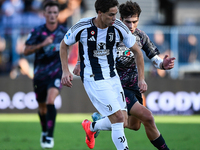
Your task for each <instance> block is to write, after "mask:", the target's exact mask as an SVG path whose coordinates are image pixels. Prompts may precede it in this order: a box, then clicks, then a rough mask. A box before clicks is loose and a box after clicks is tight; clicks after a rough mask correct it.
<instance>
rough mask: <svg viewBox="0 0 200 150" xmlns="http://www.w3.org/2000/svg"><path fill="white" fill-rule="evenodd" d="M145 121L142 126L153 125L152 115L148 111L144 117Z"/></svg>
mask: <svg viewBox="0 0 200 150" xmlns="http://www.w3.org/2000/svg"><path fill="white" fill-rule="evenodd" d="M145 116H146V117H145V121H144V124H150V125H152V124H154V117H153V114H152V113H151V112H150V111H149V112H148V113H147V114H146V115H145Z"/></svg>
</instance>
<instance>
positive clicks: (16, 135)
mask: <svg viewBox="0 0 200 150" xmlns="http://www.w3.org/2000/svg"><path fill="white" fill-rule="evenodd" d="M90 115H91V114H59V113H58V115H57V123H56V127H55V132H54V141H55V146H54V148H53V149H52V150H89V148H88V147H87V145H86V144H85V132H84V130H83V129H82V126H81V122H82V121H83V120H84V119H86V118H87V119H89V120H91V116H90ZM155 122H156V125H157V127H158V129H159V131H160V132H161V134H162V135H163V137H164V138H165V141H166V143H167V145H168V146H169V148H170V150H199V149H200V142H199V139H200V116H198V115H196V116H155ZM40 133H41V127H40V124H39V118H38V116H37V114H0V150H42V148H41V147H40V143H39V139H40ZM125 134H126V137H127V140H128V144H129V148H130V150H156V148H154V147H153V146H152V145H151V143H150V142H149V140H148V139H147V137H146V134H145V130H144V127H143V126H142V127H141V129H140V130H139V131H132V130H129V129H125ZM93 150H115V146H114V144H113V142H112V140H111V132H110V131H101V133H100V134H99V136H98V138H96V144H95V147H94V149H93Z"/></svg>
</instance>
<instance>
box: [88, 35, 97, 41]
mask: <svg viewBox="0 0 200 150" xmlns="http://www.w3.org/2000/svg"><path fill="white" fill-rule="evenodd" d="M88 41H96V40H95V38H94V36H92V37H91V38H89V39H88Z"/></svg>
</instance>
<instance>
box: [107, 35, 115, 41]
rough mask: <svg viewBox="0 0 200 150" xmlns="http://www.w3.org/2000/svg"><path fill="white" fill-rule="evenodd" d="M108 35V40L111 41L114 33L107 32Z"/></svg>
mask: <svg viewBox="0 0 200 150" xmlns="http://www.w3.org/2000/svg"><path fill="white" fill-rule="evenodd" d="M108 36H109V41H110V42H112V41H113V37H114V33H108Z"/></svg>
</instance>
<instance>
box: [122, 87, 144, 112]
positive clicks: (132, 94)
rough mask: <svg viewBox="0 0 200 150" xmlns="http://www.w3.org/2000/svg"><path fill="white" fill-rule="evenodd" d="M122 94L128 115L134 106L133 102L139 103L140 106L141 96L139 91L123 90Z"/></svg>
mask: <svg viewBox="0 0 200 150" xmlns="http://www.w3.org/2000/svg"><path fill="white" fill-rule="evenodd" d="M124 94H125V98H126V104H127V109H128V115H130V113H129V112H130V110H131V108H132V107H133V105H134V104H135V102H137V101H139V103H140V104H143V99H142V94H141V93H140V91H139V90H130V89H126V88H124Z"/></svg>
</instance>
